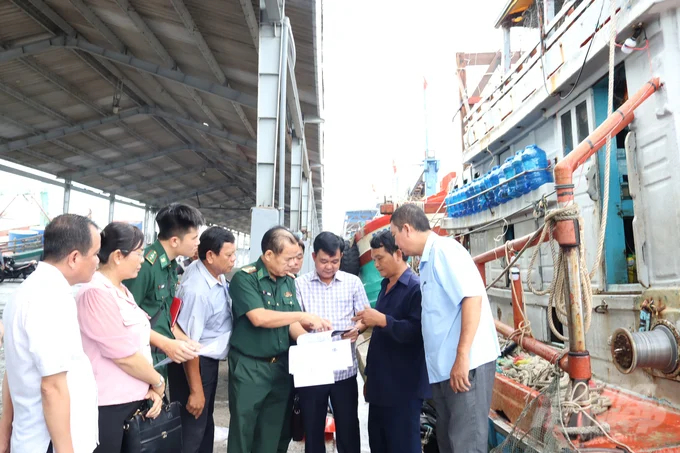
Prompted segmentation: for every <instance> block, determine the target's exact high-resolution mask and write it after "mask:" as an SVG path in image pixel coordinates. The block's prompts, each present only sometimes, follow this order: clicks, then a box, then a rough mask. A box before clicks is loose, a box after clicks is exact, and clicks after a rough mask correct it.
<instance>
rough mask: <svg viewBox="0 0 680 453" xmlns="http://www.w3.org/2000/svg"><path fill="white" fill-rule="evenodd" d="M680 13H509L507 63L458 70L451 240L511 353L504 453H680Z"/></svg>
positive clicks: (669, 7)
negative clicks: (521, 41)
mask: <svg viewBox="0 0 680 453" xmlns="http://www.w3.org/2000/svg"><path fill="white" fill-rule="evenodd" d="M679 6H680V5H679V4H678V2H676V1H663V0H661V1H655V0H590V1H589V0H582V1H573V0H572V1H554V2H553V1H545V2H535V1H531V0H509V1H507V2H506V4H505V5H504V7H503V9H502V11H500V15H499V18H498V21H497V23H496V27H498V28H500V29H502V30H503V33H502V34H503V42H502V43H499V44H501V50H500V51H493V52H488V53H477V54H472V53H460V54H457V56H456V58H457V62H458V78H459V82H460V86H461V107H460V112H459V115H458V116H457V121H458V122H459V123H458V124H459V126H460V127H461V131H462V136H463V161H464V162H463V163H464V165H465V171H464V172H463V175H462V178H461V179H460V181H459V183H457V184H456V185H455V186H454V187H453V188H452V190H451V192H450V193H449V195H448V200H449V202H448V203H447V206H448V208H449V211H448V212H447V217H446V218H445V219H443V220H442V222H441V225H442V227H443V228H444V229H445V230H446V231H447V232H448V233H449V234H454V235H457V236H463V237H464V238H465V239H466V242H467V243H469V248H470V251H471V254H472V255H473V256H474V257H475V262H476V263H477V265H478V268H479V271H480V273H481V275H482V277H483V278H484V280H485V282H486V284H487V285H488V294H489V298H490V301H491V305H492V311H493V313H494V314H495V316H496V327H497V330H498V333H499V336H500V337H501V339H502V340H501V341H502V342H503V345H504V346H505V348H504V357H502V358H500V359H499V361H498V367H497V371H498V373H497V378H496V384H495V388H494V397H493V404H492V410H491V413H490V418H489V420H490V427H491V430H490V431H491V434H490V438H489V443H490V447H491V448H493V449H494V450H493V451H497V452H505V451H508V452H510V451H540V452H551V451H598V452H604V451H635V452H677V451H680V429H678V428H679V427H680V391H679V390H680V382H679V381H680V377H679V376H680V357H679V356H678V351H679V348H678V341H679V339H680V315H679V314H680V310H679V308H680V297H679V296H678V294H679V289H680V260H678V258H677V257H678V256H679V255H680V249H679V247H680V242H679V241H678V240H677V238H678V231H680V207H679V206H678V204H677V203H676V202H673V201H671V200H675V199H677V195H678V191H680V183H679V182H678V178H680V176H678V172H677V171H674V170H675V169H676V168H678V161H679V160H680V153H679V151H680V150H679V149H678V143H679V139H680V135H679V134H680V128H679V126H680V113H678V112H676V111H675V109H673V108H672V106H673V105H677V104H678V101H679V100H680V99H679V96H680V91H679V90H678V83H679V82H680V65H678V64H677V61H679V60H678V57H679V56H680V40H679V39H678V24H679V20H680V9H679ZM516 28H525V29H529V30H532V31H533V32H534V33H535V35H534V36H535V37H536V39H535V42H534V43H533V44H532V45H531V46H530V48H529V49H527V50H525V51H524V52H521V53H516V52H511V47H512V46H511V43H510V37H511V36H512V34H511V31H513V29H516ZM475 63H476V64H478V65H484V67H486V70H485V75H484V77H482V79H481V80H480V82H479V84H478V85H477V86H467V85H466V71H468V70H469V69H471V66H472V65H473V64H475ZM492 82H493V83H492ZM546 225H547V227H545V226H546ZM563 295H564V296H563Z"/></svg>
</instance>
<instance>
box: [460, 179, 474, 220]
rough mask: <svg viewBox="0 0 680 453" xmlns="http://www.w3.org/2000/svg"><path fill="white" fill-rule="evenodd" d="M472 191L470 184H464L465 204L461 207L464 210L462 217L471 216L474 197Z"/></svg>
mask: <svg viewBox="0 0 680 453" xmlns="http://www.w3.org/2000/svg"><path fill="white" fill-rule="evenodd" d="M474 194H475V193H474V191H473V189H472V183H469V184H466V185H465V198H463V200H465V203H463V205H464V206H465V208H464V209H463V215H471V214H472V213H473V212H474V210H473V208H472V197H473V196H474Z"/></svg>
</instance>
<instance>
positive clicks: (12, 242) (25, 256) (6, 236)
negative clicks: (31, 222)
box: [0, 227, 43, 263]
mask: <svg viewBox="0 0 680 453" xmlns="http://www.w3.org/2000/svg"><path fill="white" fill-rule="evenodd" d="M0 253H2V256H3V257H12V258H14V261H15V262H16V263H23V262H26V261H31V260H40V258H41V257H42V254H43V228H42V227H39V228H30V227H23V228H16V229H12V230H9V231H0Z"/></svg>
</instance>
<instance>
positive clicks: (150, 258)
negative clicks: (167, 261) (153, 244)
mask: <svg viewBox="0 0 680 453" xmlns="http://www.w3.org/2000/svg"><path fill="white" fill-rule="evenodd" d="M144 258H145V259H146V260H147V261H148V262H149V263H151V264H153V263H155V262H156V258H158V253H156V251H155V250H149V253H147V254H146V256H145V257H144Z"/></svg>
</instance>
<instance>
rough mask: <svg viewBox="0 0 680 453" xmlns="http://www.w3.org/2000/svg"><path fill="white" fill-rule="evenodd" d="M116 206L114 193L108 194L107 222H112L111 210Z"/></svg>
mask: <svg viewBox="0 0 680 453" xmlns="http://www.w3.org/2000/svg"><path fill="white" fill-rule="evenodd" d="M115 206H116V194H115V193H112V194H111V195H109V223H111V222H113V211H114V210H115Z"/></svg>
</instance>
